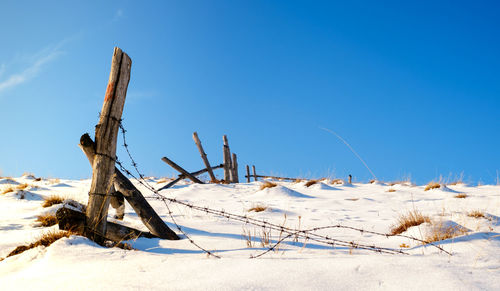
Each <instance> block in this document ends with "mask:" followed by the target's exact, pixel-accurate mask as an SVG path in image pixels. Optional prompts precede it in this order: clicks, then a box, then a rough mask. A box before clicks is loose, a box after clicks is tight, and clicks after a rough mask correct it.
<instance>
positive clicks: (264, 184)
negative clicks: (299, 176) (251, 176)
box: [260, 181, 278, 190]
mask: <svg viewBox="0 0 500 291" xmlns="http://www.w3.org/2000/svg"><path fill="white" fill-rule="evenodd" d="M276 186H278V184H276V183H273V182H268V181H266V182H264V183H263V184H262V185H260V190H264V189H266V188H273V187H276Z"/></svg>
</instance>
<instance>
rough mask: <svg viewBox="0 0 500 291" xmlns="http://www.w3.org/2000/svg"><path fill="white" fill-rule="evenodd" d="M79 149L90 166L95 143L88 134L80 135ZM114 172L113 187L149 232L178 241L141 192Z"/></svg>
mask: <svg viewBox="0 0 500 291" xmlns="http://www.w3.org/2000/svg"><path fill="white" fill-rule="evenodd" d="M79 147H80V148H81V149H82V151H83V152H84V153H85V155H86V156H87V159H88V160H89V162H90V163H91V164H92V163H93V161H94V158H95V143H94V141H93V140H92V139H91V138H90V136H89V135H88V134H84V135H82V137H81V138H80V144H79ZM114 171H115V175H114V187H115V188H116V189H118V190H119V191H120V193H122V194H123V196H124V197H125V199H127V202H128V203H129V204H130V206H132V208H133V209H134V211H135V212H136V213H137V215H138V216H139V217H140V218H141V221H142V223H144V225H145V226H146V227H147V228H148V229H149V231H151V233H153V234H154V235H156V236H157V237H159V238H162V239H169V240H178V239H179V237H178V236H177V235H176V234H175V232H173V231H172V230H171V229H170V228H169V227H168V226H167V225H166V224H165V222H164V221H163V220H162V219H161V218H160V217H159V216H158V214H156V212H155V211H154V209H153V207H151V205H150V204H149V203H148V201H146V199H144V196H142V194H141V192H140V191H139V190H137V188H136V187H135V186H134V184H132V182H130V180H129V179H127V177H125V175H123V174H122V173H121V172H120V170H118V169H117V168H116V167H115V168H114Z"/></svg>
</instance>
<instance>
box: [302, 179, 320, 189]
mask: <svg viewBox="0 0 500 291" xmlns="http://www.w3.org/2000/svg"><path fill="white" fill-rule="evenodd" d="M317 183H318V180H309V181H307V182H306V183H305V184H304V186H306V187H311V186H312V185H314V184H317Z"/></svg>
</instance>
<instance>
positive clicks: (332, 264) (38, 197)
mask: <svg viewBox="0 0 500 291" xmlns="http://www.w3.org/2000/svg"><path fill="white" fill-rule="evenodd" d="M158 180H159V179H149V183H151V185H153V186H154V187H156V188H160V187H161V186H163V185H164V183H163V184H157V183H156V181H158ZM23 183H28V184H29V185H30V186H29V187H28V188H26V189H24V190H23V191H22V192H24V193H22V192H21V191H20V190H18V191H14V192H10V193H7V194H3V195H0V237H1V240H0V258H5V257H6V256H7V255H8V254H9V253H10V252H11V251H12V250H13V249H15V248H16V247H17V246H20V245H25V244H29V243H30V242H33V241H34V240H35V239H36V238H37V237H39V236H40V235H41V234H42V233H44V232H47V231H48V230H56V229H57V226H52V227H48V228H47V227H39V226H38V224H37V223H36V222H35V220H36V216H37V215H40V214H44V213H55V211H56V210H57V209H58V208H59V207H61V205H53V206H51V207H49V208H42V206H41V203H42V200H43V198H45V197H48V196H50V195H59V196H62V197H65V198H67V199H72V200H75V201H78V202H80V203H83V204H86V202H87V199H88V194H87V193H88V190H89V188H90V180H80V181H78V180H59V179H52V180H44V179H42V180H40V181H37V180H35V179H33V177H29V176H23V177H19V178H10V179H7V178H4V179H0V193H1V191H2V190H3V189H6V188H7V187H9V186H12V187H15V186H17V185H20V184H23ZM275 183H277V184H278V186H276V187H272V188H265V189H264V190H260V186H261V185H262V182H251V183H240V184H230V185H218V184H203V185H200V184H190V183H179V184H178V185H176V186H174V187H173V188H171V189H167V190H163V191H161V194H163V195H165V196H167V197H170V198H175V199H178V200H180V201H184V202H187V203H191V204H194V205H197V206H203V207H205V206H206V207H210V208H212V209H217V210H222V209H223V210H224V211H226V212H230V213H234V214H241V215H248V217H252V218H256V219H259V220H265V221H267V222H271V223H275V224H279V225H285V226H287V227H290V228H300V229H310V228H314V227H319V226H328V225H336V224H340V225H344V226H351V227H357V228H362V229H364V230H366V231H375V232H381V233H388V232H389V231H390V229H391V226H392V225H393V224H394V223H396V221H397V218H398V216H399V215H402V214H405V213H407V212H408V211H412V210H418V211H420V212H421V213H422V214H424V215H427V216H429V217H430V218H431V223H424V224H421V225H420V226H414V227H411V228H410V229H408V230H407V231H406V232H405V233H404V234H405V235H408V236H413V237H416V238H419V239H425V237H426V236H427V235H428V234H429V233H431V232H433V231H435V229H436V228H448V227H452V229H453V230H455V231H456V233H455V235H457V236H456V237H453V238H450V239H447V240H443V241H440V242H437V243H436V244H438V245H439V246H441V247H442V248H443V249H444V250H446V251H447V252H450V253H451V254H452V255H451V256H450V255H448V254H446V253H444V252H442V251H440V250H439V249H437V248H435V247H433V246H429V245H425V246H424V245H422V244H421V243H420V242H418V241H415V240H412V239H408V238H403V237H386V236H379V235H375V234H371V233H368V232H364V233H360V232H359V231H354V230H349V229H341V228H330V229H325V230H321V231H318V232H317V233H319V234H324V235H328V236H330V237H332V238H336V239H341V240H346V241H353V242H355V243H365V244H370V245H376V246H379V247H384V248H392V249H396V250H400V249H402V250H403V251H404V252H406V253H407V255H404V254H397V255H392V254H379V253H375V252H370V251H366V250H361V249H353V248H349V247H344V246H334V247H332V246H330V245H324V244H320V243H318V242H314V241H304V240H302V239H299V240H298V241H297V242H296V241H294V240H293V239H289V240H286V241H284V242H283V243H281V244H280V245H279V246H278V250H275V251H270V252H269V253H267V254H265V255H263V256H262V257H259V258H256V259H250V256H252V255H253V256H255V255H258V254H260V253H262V252H263V251H265V250H266V249H267V248H265V247H264V248H263V247H262V246H261V239H260V237H261V236H262V231H263V230H262V228H260V227H257V226H253V225H251V224H244V223H240V222H237V221H232V220H228V219H227V218H223V217H217V216H213V215H209V214H206V213H204V212H200V211H197V210H194V209H191V208H189V207H186V206H182V205H179V204H174V203H170V204H169V208H170V210H171V211H172V212H173V216H174V218H175V220H176V221H177V223H178V224H179V225H180V226H181V227H182V229H183V230H184V231H185V232H186V233H187V234H188V235H189V237H190V238H191V239H193V240H194V241H195V242H196V243H197V244H199V245H201V246H202V247H204V248H206V249H208V250H210V251H213V252H215V253H216V254H217V255H219V256H221V257H222V258H221V259H216V258H213V257H209V256H207V254H206V253H204V252H203V251H201V250H200V249H198V248H196V247H195V246H193V245H192V244H191V243H190V242H189V240H188V239H186V238H185V237H183V235H181V237H183V239H181V240H179V241H168V240H160V239H146V238H140V239H137V240H133V241H128V243H130V244H131V245H132V247H133V248H134V249H135V250H123V249H119V248H104V247H101V246H99V245H97V244H95V243H94V242H92V241H90V240H88V239H86V238H84V237H80V236H71V237H69V238H63V239H60V240H58V241H56V242H55V243H53V244H52V245H51V246H49V247H46V248H45V247H37V248H34V249H31V250H28V251H25V252H24V253H22V254H19V255H16V256H12V257H8V258H6V259H5V260H3V261H1V262H0V282H1V283H2V285H1V286H2V287H1V289H2V290H25V289H26V290H31V289H34V288H36V289H37V290H110V289H111V290H137V289H147V290H199V289H204V290H240V289H244V290H254V289H256V290H268V289H272V290H276V289H279V290H304V289H307V290H310V289H319V290H331V289H338V290H365V289H381V290H427V289H429V290H436V289H440V290H485V289H486V290H499V289H500V280H499V279H498V278H500V220H499V218H500V186H492V185H486V186H477V187H472V186H468V185H465V184H457V185H448V186H446V187H442V188H440V189H433V190H429V191H424V188H425V186H414V185H411V184H409V183H402V184H396V185H392V186H390V184H387V183H381V182H376V183H373V184H357V183H354V184H352V185H348V184H335V185H331V184H329V183H328V181H321V182H319V183H317V184H314V185H311V186H310V187H306V186H305V183H304V182H300V183H293V182H280V181H278V182H275ZM134 184H136V186H137V187H138V188H139V189H140V190H141V191H142V192H143V194H144V195H145V196H146V197H152V196H153V194H152V193H151V192H148V191H147V190H146V189H145V188H144V187H143V186H141V185H140V184H138V183H136V182H134ZM389 189H394V190H395V191H394V192H389V191H388V190H389ZM459 193H465V194H467V197H466V198H456V197H455V196H456V195H457V194H459ZM22 197H24V198H23V199H21V198H22ZM148 201H149V202H150V203H151V205H152V206H153V207H154V208H155V210H156V211H157V213H158V214H159V215H160V217H161V218H162V219H163V220H164V221H165V222H167V224H168V225H169V227H171V228H172V229H173V230H174V231H176V232H177V233H179V232H178V231H177V229H176V227H175V225H174V224H173V223H172V220H171V218H170V216H169V215H168V210H167V207H166V206H165V204H164V203H163V202H161V201H159V200H155V199H151V198H148ZM256 205H259V206H264V207H267V209H266V210H265V211H262V212H255V211H250V212H249V211H248V210H249V209H250V208H252V207H254V206H256ZM475 210H479V211H480V212H482V213H484V216H485V217H480V218H474V217H470V216H468V215H467V214H468V213H469V212H471V211H475ZM113 215H114V210H112V209H110V211H109V217H108V220H109V221H115V222H116V220H115V219H113V218H112V217H113ZM119 223H122V224H125V225H127V226H131V227H135V228H139V229H143V230H146V229H145V227H144V226H143V225H142V223H141V221H140V219H139V218H138V217H137V215H136V214H135V213H134V212H133V210H132V209H131V208H130V206H129V205H127V207H126V213H125V219H124V220H123V221H122V222H119ZM244 233H250V234H251V235H252V239H253V241H252V243H251V247H248V246H247V243H248V242H247V240H246V239H245V238H243V234H244ZM279 239H280V234H279V233H278V232H275V231H271V241H272V242H276V241H277V240H279Z"/></svg>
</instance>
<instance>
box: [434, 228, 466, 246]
mask: <svg viewBox="0 0 500 291" xmlns="http://www.w3.org/2000/svg"><path fill="white" fill-rule="evenodd" d="M465 233H467V229H466V228H464V227H461V226H460V225H455V226H453V225H450V226H443V225H442V224H440V225H437V226H434V227H433V228H432V231H431V233H429V234H427V236H426V238H425V241H426V242H427V243H432V242H437V241H442V240H445V239H450V238H454V237H456V236H459V235H462V234H465Z"/></svg>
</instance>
